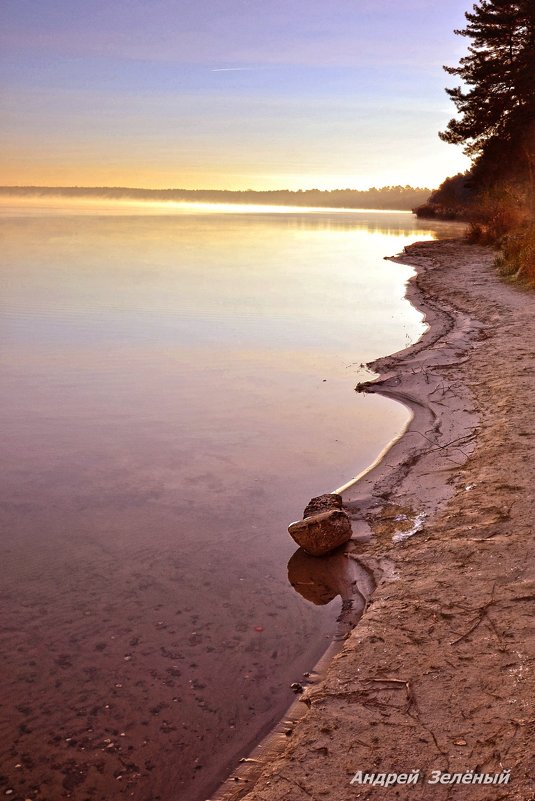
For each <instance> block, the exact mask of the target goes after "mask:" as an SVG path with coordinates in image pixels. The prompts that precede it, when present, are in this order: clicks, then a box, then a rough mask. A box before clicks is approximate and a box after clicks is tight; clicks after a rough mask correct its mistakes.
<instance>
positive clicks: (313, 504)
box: [303, 492, 342, 517]
mask: <svg viewBox="0 0 535 801" xmlns="http://www.w3.org/2000/svg"><path fill="white" fill-rule="evenodd" d="M341 508H342V496H341V495H336V493H334V492H326V493H325V495H318V497H317V498H311V499H310V501H309V502H308V506H307V508H306V509H305V511H304V512H303V517H310V516H311V515H317V514H319V512H328V511H329V509H341Z"/></svg>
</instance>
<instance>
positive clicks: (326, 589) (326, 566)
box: [288, 548, 375, 640]
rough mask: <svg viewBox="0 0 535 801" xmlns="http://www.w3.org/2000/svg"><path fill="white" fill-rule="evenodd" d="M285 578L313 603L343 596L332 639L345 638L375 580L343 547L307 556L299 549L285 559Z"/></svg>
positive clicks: (326, 602) (370, 592) (358, 617)
mask: <svg viewBox="0 0 535 801" xmlns="http://www.w3.org/2000/svg"><path fill="white" fill-rule="evenodd" d="M288 581H289V582H290V584H291V585H292V587H293V588H294V590H295V591H296V592H298V593H299V594H300V595H301V596H302V597H303V598H304V599H305V600H306V601H309V602H310V603H313V604H315V605H316V606H324V605H325V604H329V603H331V601H333V600H334V599H335V598H336V597H338V596H340V598H341V599H342V609H341V612H340V614H339V616H338V617H337V623H338V627H337V630H336V634H335V639H337V640H339V639H345V638H346V637H347V636H348V635H349V633H350V631H351V630H352V629H353V628H354V627H355V626H356V624H357V623H358V621H359V620H360V618H361V617H362V615H363V613H364V610H365V609H366V604H367V602H368V599H369V597H370V595H371V594H372V592H373V590H374V589H375V582H374V580H373V576H372V575H371V573H370V571H369V570H367V569H366V568H364V567H363V565H362V564H361V563H360V562H359V561H357V559H355V558H354V557H352V556H351V555H349V554H348V553H347V552H346V550H345V549H344V548H339V549H338V550H337V551H335V552H334V553H331V554H329V555H328V556H323V557H320V558H318V557H316V556H309V555H308V554H307V553H305V551H304V550H303V549H302V548H298V550H297V551H296V552H295V553H294V554H293V556H292V557H291V558H290V561H289V562H288Z"/></svg>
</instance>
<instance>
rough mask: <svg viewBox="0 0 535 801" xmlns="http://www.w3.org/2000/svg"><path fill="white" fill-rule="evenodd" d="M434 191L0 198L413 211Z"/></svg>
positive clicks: (50, 190)
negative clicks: (50, 198)
mask: <svg viewBox="0 0 535 801" xmlns="http://www.w3.org/2000/svg"><path fill="white" fill-rule="evenodd" d="M430 192H431V190H430V189H428V188H426V187H423V188H422V187H409V186H386V187H381V188H376V187H372V188H371V189H367V190H357V189H332V190H320V189H303V190H297V191H292V190H286V189H277V190H252V189H251V190H227V189H179V188H177V189H143V188H135V187H120V186H119V187H117V186H116V187H104V186H101V187H98V186H93V187H81V186H0V197H16V198H32V197H61V198H70V199H74V198H93V199H99V200H147V201H158V202H173V201H174V202H177V201H182V202H189V203H236V204H254V205H267V206H299V207H307V208H310V207H316V208H346V209H363V208H366V209H370V210H376V211H412V210H413V209H414V208H415V207H417V206H419V205H421V204H423V203H424V202H425V201H426V200H427V199H428V197H429V195H430Z"/></svg>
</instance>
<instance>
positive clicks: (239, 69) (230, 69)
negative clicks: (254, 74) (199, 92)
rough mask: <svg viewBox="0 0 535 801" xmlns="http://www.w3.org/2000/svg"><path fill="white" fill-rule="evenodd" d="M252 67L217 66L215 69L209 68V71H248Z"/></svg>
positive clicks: (252, 68)
mask: <svg viewBox="0 0 535 801" xmlns="http://www.w3.org/2000/svg"><path fill="white" fill-rule="evenodd" d="M254 69H255V68H254V67H218V68H217V69H214V70H210V72H244V71H247V72H248V71H249V70H254Z"/></svg>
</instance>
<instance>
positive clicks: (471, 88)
mask: <svg viewBox="0 0 535 801" xmlns="http://www.w3.org/2000/svg"><path fill="white" fill-rule="evenodd" d="M465 17H466V20H467V23H468V24H467V25H466V28H464V29H463V30H456V31H455V33H456V34H458V35H459V36H465V37H468V38H470V39H471V40H472V43H471V44H470V45H469V47H468V54H467V55H466V56H464V57H463V58H461V60H460V62H459V66H457V67H444V69H445V70H446V72H448V73H449V74H450V75H457V76H459V77H460V78H461V80H462V82H463V86H457V87H455V88H453V89H446V92H447V93H448V95H449V96H450V97H451V99H452V100H453V102H454V104H455V106H456V107H457V111H458V113H459V115H460V116H459V117H458V118H454V119H452V120H450V122H449V123H448V126H447V128H446V130H445V131H443V132H441V133H440V134H439V136H440V138H441V139H443V140H444V141H445V142H450V143H453V144H464V145H465V152H466V153H467V154H468V155H469V156H471V157H472V158H473V160H474V162H475V165H476V171H478V172H479V173H480V174H481V173H483V174H485V173H486V172H488V173H491V172H493V171H494V174H496V172H499V171H500V170H501V171H503V170H504V169H510V168H511V167H512V164H513V163H515V165H516V166H517V167H518V168H519V169H520V170H523V171H524V172H526V171H528V172H529V173H530V174H531V178H532V177H533V165H534V162H535V0H518V2H510V1H509V0H480V2H478V3H477V4H475V5H474V6H473V11H471V12H467V13H466V14H465Z"/></svg>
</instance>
